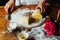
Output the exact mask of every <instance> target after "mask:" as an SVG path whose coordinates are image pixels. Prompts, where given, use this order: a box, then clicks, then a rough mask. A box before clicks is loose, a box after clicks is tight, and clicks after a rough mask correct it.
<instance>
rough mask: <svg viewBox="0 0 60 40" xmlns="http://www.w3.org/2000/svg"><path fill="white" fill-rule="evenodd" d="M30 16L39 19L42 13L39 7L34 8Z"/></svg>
mask: <svg viewBox="0 0 60 40" xmlns="http://www.w3.org/2000/svg"><path fill="white" fill-rule="evenodd" d="M32 18H34V19H41V18H42V15H41V12H40V10H39V9H36V10H35V11H34V12H33V14H32Z"/></svg>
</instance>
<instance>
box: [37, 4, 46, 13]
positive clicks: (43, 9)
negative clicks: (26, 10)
mask: <svg viewBox="0 0 60 40" xmlns="http://www.w3.org/2000/svg"><path fill="white" fill-rule="evenodd" d="M38 8H40V11H41V13H44V12H45V7H44V5H43V4H40V3H39V4H38V5H37V6H36V9H38Z"/></svg>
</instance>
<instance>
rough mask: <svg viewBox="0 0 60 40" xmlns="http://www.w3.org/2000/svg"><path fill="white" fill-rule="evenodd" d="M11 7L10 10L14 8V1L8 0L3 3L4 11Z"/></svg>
mask: <svg viewBox="0 0 60 40" xmlns="http://www.w3.org/2000/svg"><path fill="white" fill-rule="evenodd" d="M9 8H11V11H12V10H13V8H14V1H12V0H10V1H8V2H7V3H6V5H5V11H6V12H8V9H9Z"/></svg>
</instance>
